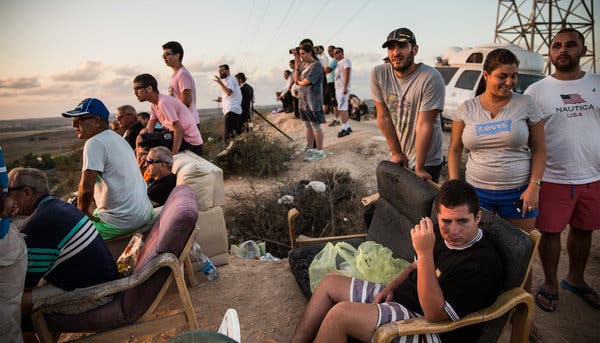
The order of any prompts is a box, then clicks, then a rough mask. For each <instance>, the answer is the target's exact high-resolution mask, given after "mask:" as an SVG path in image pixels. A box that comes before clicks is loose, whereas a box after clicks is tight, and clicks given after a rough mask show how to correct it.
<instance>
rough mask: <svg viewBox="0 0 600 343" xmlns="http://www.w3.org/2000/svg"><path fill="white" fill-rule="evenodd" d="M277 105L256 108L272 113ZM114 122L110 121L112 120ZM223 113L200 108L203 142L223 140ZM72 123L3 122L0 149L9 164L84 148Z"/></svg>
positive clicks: (47, 120)
mask: <svg viewBox="0 0 600 343" xmlns="http://www.w3.org/2000/svg"><path fill="white" fill-rule="evenodd" d="M273 108H275V106H260V107H257V109H259V110H262V111H266V112H270V111H271V110H272V109H273ZM112 119H114V116H113V118H111V120H112ZM224 130H225V123H224V119H223V114H222V113H221V112H219V111H218V110H217V109H200V132H201V133H202V136H203V137H204V139H208V137H212V138H219V137H222V135H223V132H224ZM81 145H82V142H81V141H80V140H78V139H77V137H76V136H75V131H74V130H73V128H72V127H71V120H69V119H66V118H62V117H58V116H57V117H52V118H35V119H18V120H0V146H1V147H2V150H3V152H4V158H5V159H6V162H7V163H10V162H12V161H14V160H18V159H21V158H22V157H23V155H25V154H27V153H33V154H38V155H41V154H46V153H48V154H51V155H59V154H64V153H67V152H70V151H72V150H74V149H76V148H77V147H79V146H81Z"/></svg>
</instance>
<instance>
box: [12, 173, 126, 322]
mask: <svg viewBox="0 0 600 343" xmlns="http://www.w3.org/2000/svg"><path fill="white" fill-rule="evenodd" d="M8 178H9V183H8V197H9V198H10V199H12V200H13V201H14V202H15V203H16V205H17V208H18V213H19V214H21V215H27V216H29V218H28V220H27V221H26V222H25V224H24V225H23V227H22V228H21V232H22V233H23V234H24V235H25V243H26V244H27V257H28V264H27V275H26V278H25V291H24V292H23V300H22V309H23V313H28V312H30V311H31V309H32V308H33V305H35V304H36V303H37V302H38V301H39V300H41V299H44V298H48V297H52V296H55V295H57V294H61V293H63V292H64V291H70V290H73V289H75V288H83V287H88V286H92V285H96V284H99V283H103V282H107V281H112V280H114V279H116V278H117V266H116V265H115V262H114V261H113V259H112V255H111V254H110V252H109V251H108V249H107V247H106V245H105V244H104V241H103V240H102V237H100V235H99V234H98V231H96V229H95V228H94V225H92V222H91V221H90V220H89V219H88V217H87V216H86V215H85V214H83V212H81V211H80V210H78V209H77V208H76V207H75V206H73V205H71V204H69V203H66V202H64V201H62V200H60V199H58V198H55V197H53V196H50V195H49V190H48V179H47V177H46V175H45V174H44V173H43V172H42V171H41V170H38V169H33V168H15V169H13V170H11V171H10V173H9V174H8ZM41 278H44V280H45V281H46V283H47V285H45V286H42V287H36V286H37V285H38V282H39V281H40V279H41ZM107 301H108V299H103V300H101V301H98V302H91V303H87V304H76V305H71V306H68V307H65V308H62V309H60V310H59V311H60V312H63V313H77V312H83V311H86V310H89V309H92V308H94V307H97V306H100V305H102V304H103V303H104V302H107Z"/></svg>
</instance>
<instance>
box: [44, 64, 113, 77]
mask: <svg viewBox="0 0 600 343" xmlns="http://www.w3.org/2000/svg"><path fill="white" fill-rule="evenodd" d="M104 69H105V68H104V66H103V65H102V63H101V62H98V61H89V60H85V61H83V63H81V65H80V66H79V68H77V69H75V70H71V71H67V72H64V73H62V74H57V75H54V76H53V77H52V79H53V80H54V81H67V82H82V81H92V80H96V79H97V78H98V76H99V75H100V73H101V72H102V71H103V70H104Z"/></svg>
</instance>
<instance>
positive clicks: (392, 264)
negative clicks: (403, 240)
mask: <svg viewBox="0 0 600 343" xmlns="http://www.w3.org/2000/svg"><path fill="white" fill-rule="evenodd" d="M409 265H410V262H408V261H405V260H403V259H400V258H393V257H392V251H391V250H390V249H388V248H386V247H384V246H382V245H381V244H378V243H375V242H373V241H366V242H364V243H362V244H361V245H360V246H359V247H358V252H357V255H356V270H357V273H358V274H360V275H361V276H360V277H361V278H362V279H365V280H368V281H371V282H376V283H380V284H384V285H387V284H388V283H390V282H392V281H393V280H394V279H395V278H396V277H397V276H398V275H399V274H400V273H401V272H402V271H403V270H404V268H406V267H408V266H409Z"/></svg>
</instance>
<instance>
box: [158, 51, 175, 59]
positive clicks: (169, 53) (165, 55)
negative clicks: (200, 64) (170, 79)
mask: <svg viewBox="0 0 600 343" xmlns="http://www.w3.org/2000/svg"><path fill="white" fill-rule="evenodd" d="M175 55H177V53H176V52H165V53H163V54H162V55H160V56H161V57H162V58H165V57H167V56H175Z"/></svg>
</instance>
